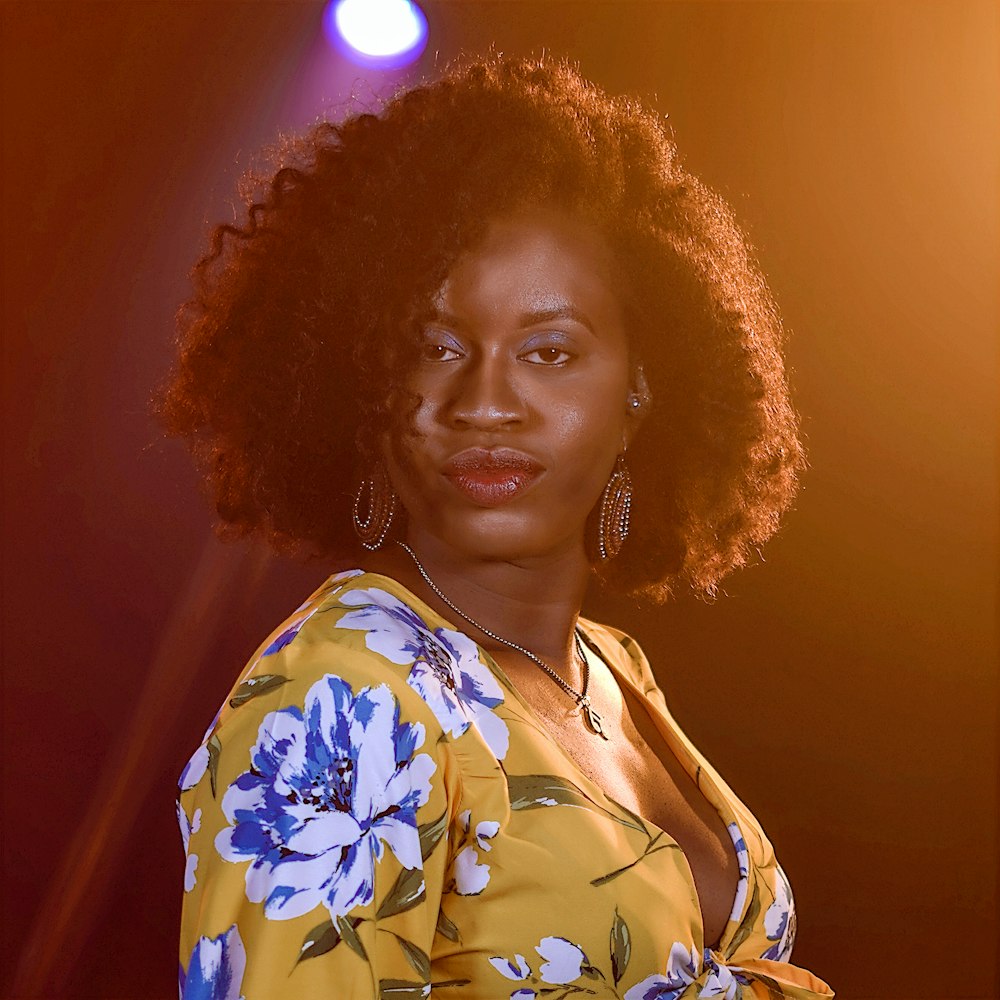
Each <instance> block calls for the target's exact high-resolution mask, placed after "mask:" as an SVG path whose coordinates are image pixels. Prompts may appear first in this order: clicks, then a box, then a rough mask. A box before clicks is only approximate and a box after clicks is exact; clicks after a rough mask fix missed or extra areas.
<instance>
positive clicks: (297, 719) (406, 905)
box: [162, 59, 831, 1000]
mask: <svg viewBox="0 0 1000 1000" xmlns="http://www.w3.org/2000/svg"><path fill="white" fill-rule="evenodd" d="M285 156H286V163H285V165H284V166H283V167H282V168H281V169H280V170H279V171H278V172H277V174H276V175H275V177H274V179H273V181H272V182H271V184H270V186H269V187H268V188H267V190H266V192H265V194H264V195H263V196H262V198H261V199H260V200H259V201H256V202H253V203H252V204H251V205H250V207H249V216H248V222H247V224H246V225H245V227H243V228H235V227H231V226H224V227H220V229H219V230H218V231H217V234H216V238H215V244H214V247H213V250H212V252H211V253H210V254H209V255H208V256H207V257H206V258H205V259H204V260H203V261H202V262H201V263H200V265H199V267H198V269H197V271H196V276H197V279H198V288H197V295H196V298H195V300H194V302H193V303H192V305H191V307H190V309H189V310H188V311H187V312H186V314H185V316H184V319H183V323H182V339H181V357H180V362H179V365H178V367H177V370H176V372H175V374H174V377H173V380H172V382H171V384H170V385H169V387H168V389H167V392H166V394H165V397H164V400H163V406H162V412H163V415H164V417H165V419H166V421H167V424H168V426H169V428H170V429H171V430H172V431H174V432H175V433H180V434H182V435H185V436H187V437H188V439H189V440H190V441H191V442H192V443H193V446H194V449H195V451H196V453H197V455H198V456H199V457H200V458H201V459H202V460H203V461H204V463H205V467H206V469H207V471H208V477H209V480H210V482H211V485H212V487H213V489H214V493H215V497H216V504H217V509H218V511H219V513H220V515H221V519H222V521H223V522H224V523H225V524H227V525H230V526H231V527H232V528H233V529H234V530H237V531H241V532H250V531H258V532H264V533H265V534H266V535H268V537H270V538H271V539H272V541H274V542H276V543H278V544H280V545H285V546H288V545H294V546H297V547H299V548H308V549H311V550H312V551H313V552H315V553H318V554H320V555H322V556H323V557H324V558H326V559H327V560H328V561H329V563H330V564H331V565H332V566H333V567H334V568H336V569H337V572H335V573H334V575H333V576H331V577H330V578H329V579H328V580H327V581H326V582H325V583H324V584H323V586H322V587H320V589H319V590H318V591H317V592H316V593H315V594H314V595H313V596H312V597H311V598H309V600H308V601H306V603H305V604H303V605H302V606H301V607H300V608H299V609H298V611H296V612H295V614H293V615H292V616H291V618H290V619H289V620H288V621H286V622H285V623H284V624H283V625H282V626H281V627H279V628H278V629H277V630H276V631H275V633H274V634H273V635H272V636H271V637H270V638H269V639H268V640H267V641H266V642H265V643H264V644H263V646H262V647H261V648H260V650H259V652H258V653H257V655H256V656H255V657H254V658H253V660H252V661H251V663H250V665H249V667H248V668H247V670H246V672H245V673H244V674H243V676H242V677H241V678H240V680H239V681H238V682H237V684H236V686H235V688H234V690H233V693H232V696H231V697H230V698H229V699H228V701H227V702H226V704H224V705H223V708H222V710H221V711H220V713H219V715H218V716H217V718H216V720H215V722H214V723H213V725H212V726H211V728H210V729H209V732H208V733H207V734H206V739H205V743H204V745H203V746H202V747H201V748H200V749H199V750H198V751H197V752H196V753H195V755H194V757H193V758H192V760H191V762H190V763H189V765H188V767H187V768H186V769H185V772H184V775H183V776H182V779H181V791H182V794H181V798H180V802H179V807H178V810H179V819H180V823H181V828H182V833H183V835H184V840H185V847H186V850H187V857H188V866H187V875H186V885H185V888H186V890H187V893H186V897H185V911H184V921H183V929H182V942H181V983H182V996H185V997H186V996H199V997H200V996H203V995H209V996H219V997H236V996H245V997H246V998H247V1000H255V998H258V997H260V998H266V1000H274V998H281V997H296V998H306V997H330V996H337V997H387V998H388V997H408V996H413V997H416V996H427V995H428V994H429V993H431V992H433V994H434V995H436V996H437V995H440V996H442V997H449V996H454V997H456V998H470V1000H471V998H493V997H501V996H510V997H512V998H514V997H516V998H526V997H530V996H536V995H539V996H558V997H568V996H573V995H576V994H584V995H590V996H594V995H596V996H605V997H623V998H625V1000H639V998H642V1000H651V998H679V997H682V996H684V997H692V996H704V997H708V996H726V997H738V996H744V997H750V996H754V997H764V996H769V997H776V996H782V997H790V998H797V1000H807V998H814V997H828V996H830V995H831V993H830V991H829V989H828V988H827V987H826V985H825V984H824V983H822V982H821V981H819V980H818V979H816V978H814V977H813V976H812V975H810V974H809V973H808V972H805V971H804V970H801V969H798V968H795V967H794V966H792V965H790V964H788V958H789V955H790V952H791V946H792V940H793V937H794V910H793V905H792V899H791V893H790V889H789V887H788V883H787V881H786V879H785V876H784V875H783V873H782V871H781V869H780V867H779V866H778V864H777V862H776V861H775V858H774V855H773V853H772V850H771V847H770V845H769V843H768V841H767V840H766V838H765V837H764V835H763V832H762V831H761V829H760V827H759V825H758V824H757V823H756V821H755V820H754V818H753V816H752V815H751V814H750V813H749V812H748V811H747V810H746V808H745V807H744V806H743V805H742V804H741V803H740V802H739V800H738V799H736V797H735V796H734V795H733V793H732V792H731V791H730V790H729V789H728V788H727V787H726V785H725V784H724V783H723V782H722V780H721V779H720V778H719V776H718V775H717V774H716V773H715V772H714V771H713V770H712V769H711V767H710V766H709V765H708V764H707V763H706V762H705V760H704V759H703V758H702V757H701V755H700V754H699V753H698V751H697V750H696V749H695V748H694V747H693V746H692V745H691V744H690V743H689V742H688V741H687V740H686V738H685V737H684V735H683V734H682V733H681V731H680V730H679V728H678V727H677V725H676V723H675V722H674V721H673V720H672V719H671V717H670V715H669V714H668V712H667V710H666V706H665V703H664V700H663V696H662V694H661V692H660V691H659V689H658V688H657V686H656V682H655V680H654V678H653V674H652V673H651V671H650V668H649V665H648V664H647V662H646V660H645V658H644V657H643V655H642V653H641V651H640V650H639V647H638V646H637V645H636V644H635V643H634V642H633V641H632V640H631V639H630V638H628V637H627V636H625V635H623V634H622V633H620V632H617V631H615V630H614V629H611V628H606V627H603V626H600V625H597V624H595V623H593V622H588V621H585V620H583V619H582V618H580V615H579V612H580V607H581V603H582V601H583V598H584V594H585V591H586V589H587V587H588V584H589V583H590V581H591V580H592V579H593V578H595V577H596V578H597V579H598V580H599V581H600V582H601V583H602V584H604V585H605V586H609V587H612V588H617V589H621V590H624V591H627V592H630V593H634V594H638V595H642V596H645V597H648V598H650V599H652V600H653V601H658V600H663V599H664V598H665V597H666V596H667V595H668V594H669V592H670V591H671V590H673V589H675V588H677V587H680V586H691V587H694V588H695V589H696V590H699V591H702V592H711V591H712V590H713V589H714V588H715V586H716V583H717V581H718V580H719V578H720V577H721V576H722V575H723V574H724V573H725V572H727V571H728V570H730V569H732V568H733V567H734V566H737V565H739V564H740V563H741V562H742V561H743V560H744V556H745V553H746V552H747V551H748V550H749V549H750V548H752V547H754V546H757V545H759V544H760V543H761V542H763V540H764V539H765V538H766V537H767V536H768V535H770V534H771V533H772V531H773V530H774V528H775V526H776V522H777V519H778V517H779V515H780V513H781V512H782V511H783V510H784V509H785V508H786V507H787V505H788V503H789V502H790V500H791V497H792V495H793V492H794V488H795V482H796V474H797V471H798V470H799V469H800V467H801V465H802V457H801V449H800V446H799V443H798V439H797V436H796V419H795V415H794V412H793V410H792V408H791V406H790V404H789V401H788V396H787V389H786V383H785V378H784V373H783V368H782V362H781V355H780V351H779V340H780V336H779V334H780V328H779V323H778V320H777V317H776V313H775V310H774V308H773V304H772V301H771V298H770V295H769V293H768V291H767V289H766V286H765V285H764V283H763V281H762V279H761V277H760V276H759V274H758V273H757V271H756V270H755V268H754V266H753V264H752V262H751V260H750V258H749V255H748V251H747V248H746V245H745V242H744V240H743V238H742V236H741V234H740V233H739V230H738V229H737V228H736V226H735V224H734V222H733V221H732V217H731V214H730V213H729V211H728V209H727V208H726V207H725V206H724V205H723V204H722V203H721V202H720V200H719V199H718V198H717V197H715V196H714V195H713V194H711V193H709V192H708V191H707V190H705V188H704V187H703V186H702V185H700V184H699V183H698V181H696V180H695V179H694V178H693V177H691V176H690V175H688V174H687V173H685V172H684V170H683V169H682V168H681V167H680V166H679V165H678V163H677V161H676V158H675V152H674V147H673V145H672V143H671V141H670V139H669V138H668V137H667V135H666V134H665V131H664V128H663V125H662V123H661V122H660V121H659V120H658V119H657V118H656V117H655V116H654V115H653V114H651V113H650V112H648V111H645V110H643V109H642V108H640V107H638V106H636V105H635V104H633V103H631V102H629V101H623V100H612V99H610V98H609V97H607V96H606V95H605V94H603V93H602V92H600V91H599V90H597V89H596V88H595V87H593V86H591V85H590V84H588V83H586V82H585V81H583V80H582V79H581V78H580V77H579V76H578V75H577V74H576V73H575V72H574V71H573V70H572V69H570V68H569V67H567V66H565V65H561V64H551V63H533V62H526V61H509V60H503V59H495V60H491V61H487V62H477V63H474V64H472V65H469V66H468V67H466V68H465V69H462V70H458V71H454V72H451V73H449V74H448V75H446V76H445V77H444V78H443V79H442V80H440V81H439V82H437V83H435V84H433V85H431V86H427V87H421V88H418V89H416V90H412V91H410V92H408V93H405V94H403V95H402V96H400V97H398V98H396V99H395V100H394V101H392V102H391V103H390V104H389V105H388V106H387V107H386V108H385V109H384V110H383V111H382V113H381V114H379V115H378V116H373V115H361V116H358V117H354V118H351V119H349V120H347V121H346V122H344V123H343V124H341V125H333V124H325V125H321V126H320V127H318V128H317V129H316V130H315V131H314V132H313V133H312V134H311V135H310V136H309V137H308V138H307V139H305V140H302V141H300V142H298V143H293V144H291V145H290V146H289V148H288V149H287V150H286V151H285Z"/></svg>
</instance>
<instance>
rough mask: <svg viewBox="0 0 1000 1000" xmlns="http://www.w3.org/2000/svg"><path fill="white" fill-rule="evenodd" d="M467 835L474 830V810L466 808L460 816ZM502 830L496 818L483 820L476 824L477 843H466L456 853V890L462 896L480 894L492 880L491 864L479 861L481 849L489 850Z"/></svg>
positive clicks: (460, 821)
mask: <svg viewBox="0 0 1000 1000" xmlns="http://www.w3.org/2000/svg"><path fill="white" fill-rule="evenodd" d="M458 820H459V823H460V824H461V826H462V829H463V830H464V831H465V837H466V838H468V836H469V834H470V833H471V832H472V810H471V809H466V810H465V811H464V812H463V813H461V814H460V815H459V817H458ZM499 832H500V824H499V823H497V822H496V821H495V820H483V821H482V822H480V823H477V824H476V830H475V840H476V844H475V846H473V845H472V844H466V845H465V846H463V847H462V848H461V849H460V850H459V851H458V853H457V854H456V855H455V862H454V871H455V891H456V892H457V893H458V894H459V895H460V896H478V895H479V894H480V893H481V892H482V891H483V889H485V888H486V886H487V885H489V882H490V866H489V865H488V864H485V863H484V864H480V863H479V858H480V855H479V851H484V852H487V853H488V852H489V851H491V850H492V845H491V844H489V843H488V841H490V840H492V839H493V838H494V837H495V836H496V835H497V834H498V833H499Z"/></svg>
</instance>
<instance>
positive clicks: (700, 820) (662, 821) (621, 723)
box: [512, 665, 739, 945]
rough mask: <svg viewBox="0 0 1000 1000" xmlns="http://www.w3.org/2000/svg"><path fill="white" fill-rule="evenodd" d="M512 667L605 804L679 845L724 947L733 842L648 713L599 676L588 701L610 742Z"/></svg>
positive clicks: (551, 689)
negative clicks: (622, 809) (648, 824)
mask: <svg viewBox="0 0 1000 1000" xmlns="http://www.w3.org/2000/svg"><path fill="white" fill-rule="evenodd" d="M512 667H513V670H514V672H515V675H516V680H515V681H514V682H515V684H516V685H517V687H518V690H519V692H520V693H521V694H522V696H523V697H524V698H525V700H526V701H528V703H529V705H530V706H531V707H532V709H533V711H534V714H535V715H536V716H537V718H538V719H539V721H540V722H541V723H542V725H543V726H544V728H545V730H546V731H547V733H548V735H549V736H550V737H551V739H552V740H553V742H554V743H556V744H557V746H558V748H559V750H560V751H561V753H562V754H563V755H565V757H566V758H568V761H569V763H570V764H571V765H572V766H573V767H574V768H575V769H576V770H578V771H579V772H581V773H582V774H583V775H584V776H586V778H587V779H588V780H589V782H591V783H592V784H593V785H594V786H596V787H597V788H598V789H599V790H600V792H601V793H603V795H604V796H606V797H607V798H610V799H611V800H613V801H614V802H616V803H618V804H620V805H622V806H624V807H625V808H626V809H628V810H630V811H631V812H633V813H635V814H637V815H638V816H640V817H642V818H643V819H645V820H648V821H649V822H651V823H652V824H654V825H655V826H656V827H657V828H659V830H662V831H664V832H665V833H666V834H667V835H668V836H669V837H670V838H671V839H672V840H673V841H675V842H676V844H677V845H679V847H680V849H681V850H682V851H683V853H684V856H685V859H686V862H687V865H688V866H689V868H690V871H691V876H692V879H693V881H694V884H695V888H696V890H697V895H698V901H699V904H700V907H701V913H702V921H703V924H704V929H705V941H706V943H707V944H709V945H712V944H714V943H715V942H717V941H718V940H719V938H720V937H721V935H722V933H723V931H724V930H725V927H726V924H727V922H728V919H729V915H730V912H731V910H732V906H733V900H734V897H735V894H736V888H737V883H738V880H739V868H738V863H737V859H736V854H735V851H734V847H733V842H732V838H731V837H730V835H729V832H728V831H727V829H726V826H725V823H724V822H723V820H722V818H721V817H720V815H719V813H718V811H717V810H716V808H715V807H714V806H713V805H712V803H711V802H709V800H708V799H707V798H706V797H705V793H704V792H703V791H702V790H701V789H700V788H699V787H698V784H697V783H696V781H695V780H693V779H692V777H691V775H690V774H689V773H688V771H687V770H686V769H685V768H684V767H683V766H682V764H681V762H680V761H679V760H678V759H677V756H676V755H675V753H674V752H673V751H672V750H671V749H670V747H669V746H668V744H667V742H666V740H665V738H664V736H663V734H662V733H661V732H660V731H659V730H658V728H657V726H656V724H655V723H654V722H653V720H652V719H651V717H650V715H649V712H648V711H647V710H646V709H645V708H644V707H643V706H642V705H641V704H640V703H638V702H637V701H636V700H635V699H634V698H632V697H631V696H629V695H626V694H624V693H623V691H622V689H621V688H619V687H618V685H617V683H616V682H615V680H614V678H613V677H612V676H611V675H610V674H609V673H607V672H605V673H598V672H597V671H595V672H594V674H593V676H592V681H591V688H590V692H589V693H590V696H591V699H592V702H593V705H594V707H595V709H596V710H597V711H598V713H599V714H600V716H601V721H602V727H603V729H604V731H605V733H606V734H607V736H608V739H607V740H604V739H602V738H601V737H600V736H596V735H595V734H594V733H592V732H591V731H590V730H589V729H588V728H587V727H586V726H585V725H584V722H583V719H582V717H581V714H580V711H579V709H577V708H576V707H575V706H574V703H573V700H572V699H571V698H570V697H569V696H568V695H566V694H565V693H564V692H562V691H560V690H559V689H558V688H556V687H555V686H554V685H553V684H552V683H551V681H549V680H548V678H546V677H544V676H534V675H532V673H531V672H529V671H522V670H520V669H519V667H517V666H516V665H512Z"/></svg>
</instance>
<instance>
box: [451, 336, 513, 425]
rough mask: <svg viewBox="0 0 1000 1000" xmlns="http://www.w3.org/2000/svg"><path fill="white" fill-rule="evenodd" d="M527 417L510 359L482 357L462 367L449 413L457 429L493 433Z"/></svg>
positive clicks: (494, 355) (482, 355)
mask: <svg viewBox="0 0 1000 1000" xmlns="http://www.w3.org/2000/svg"><path fill="white" fill-rule="evenodd" d="M524 417H525V399H524V397H523V394H522V393H521V392H520V391H519V388H518V385H517V383H516V378H515V374H514V372H513V371H512V370H511V365H510V363H509V362H508V360H507V359H506V358H504V357H502V356H500V355H499V354H481V355H479V356H478V357H476V358H474V359H470V361H469V363H468V364H466V365H463V366H462V371H461V372H460V373H458V377H457V379H456V382H455V384H454V394H453V396H452V398H451V400H450V404H449V406H448V412H447V419H448V421H449V422H450V423H451V425H452V426H453V427H458V428H463V427H468V428H476V429H481V430H493V429H495V428H498V427H505V426H509V425H515V424H519V423H521V422H522V421H523V420H524Z"/></svg>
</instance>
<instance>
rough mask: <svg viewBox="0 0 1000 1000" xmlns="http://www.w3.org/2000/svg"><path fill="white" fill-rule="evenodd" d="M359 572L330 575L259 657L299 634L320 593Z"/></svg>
mask: <svg viewBox="0 0 1000 1000" xmlns="http://www.w3.org/2000/svg"><path fill="white" fill-rule="evenodd" d="M361 573H362V571H361V570H360V569H349V570H347V571H346V572H344V573H336V574H334V575H333V576H331V577H330V579H329V580H327V581H326V583H325V584H323V586H322V588H321V589H320V591H319V593H317V594H314V595H313V596H312V597H310V598H309V600H308V601H306V602H305V603H304V604H302V605H300V606H299V607H298V608H297V609H296V610H295V613H294V614H293V615H292V616H291V617H290V618H289V619H288V621H287V622H286V623H285V627H284V629H282V631H281V632H280V633H279V634H278V635H277V636H275V637H274V639H272V640H271V641H270V642H269V643H268V644H267V646H266V647H265V649H264V651H263V652H262V653H261V654H260V655H261V658H263V657H265V656H272V655H273V654H274V653H277V652H278V651H279V650H281V649H284V648H285V646H287V645H288V644H289V643H290V642H291V641H292V640H293V639H294V638H295V637H296V636H297V635H298V634H299V630H300V629H301V628H302V626H303V625H305V623H306V622H307V621H309V619H310V618H312V616H313V615H314V614H316V612H317V611H318V610H319V608H320V603H321V602H320V597H321V595H323V594H324V593H326V592H328V591H330V590H333V589H334V588H335V587H338V586H340V584H342V583H346V582H347V581H348V580H350V579H351V578H352V577H355V576H361Z"/></svg>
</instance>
